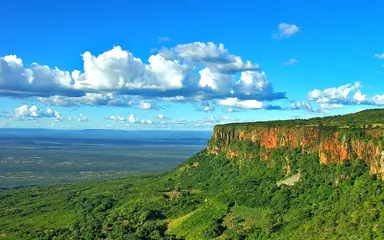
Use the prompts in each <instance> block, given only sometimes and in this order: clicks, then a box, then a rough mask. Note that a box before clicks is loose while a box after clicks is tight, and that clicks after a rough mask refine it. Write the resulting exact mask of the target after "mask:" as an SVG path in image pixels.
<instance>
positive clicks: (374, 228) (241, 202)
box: [0, 110, 384, 239]
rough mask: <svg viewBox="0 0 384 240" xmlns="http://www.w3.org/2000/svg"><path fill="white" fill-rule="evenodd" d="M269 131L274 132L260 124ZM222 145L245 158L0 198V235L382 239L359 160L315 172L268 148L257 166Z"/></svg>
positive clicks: (376, 186)
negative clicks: (158, 173)
mask: <svg viewBox="0 0 384 240" xmlns="http://www.w3.org/2000/svg"><path fill="white" fill-rule="evenodd" d="M383 116H384V111H383V110H370V111H364V112H360V113H357V114H352V115H345V116H338V117H330V118H323V119H321V120H318V119H314V120H302V121H307V122H305V124H314V122H317V121H318V124H320V123H321V124H324V125H333V124H334V125H337V126H344V125H348V123H349V122H350V121H352V122H353V123H354V124H355V125H356V126H357V125H359V126H360V125H361V126H363V125H364V127H365V125H369V124H381V123H382V121H384V118H383ZM369 120H370V121H369ZM297 121H298V120H292V121H285V123H286V125H291V124H295V125H296V124H298V123H297ZM348 121H349V122H348ZM293 122H294V123H293ZM277 123H278V124H279V125H282V126H283V125H284V122H280V121H279V122H270V123H261V124H271V125H274V126H277ZM336 123H337V124H336ZM257 124H260V123H255V125H257ZM251 125H252V124H251ZM244 126H245V125H244ZM291 126H292V125H291ZM247 127H248V126H247ZM231 144H234V146H236V147H237V148H238V149H240V150H241V151H242V152H244V153H247V154H245V155H239V156H236V157H235V158H232V159H228V158H227V157H226V155H225V154H222V153H219V154H217V155H213V154H210V153H209V152H208V151H207V150H203V151H201V152H200V153H198V154H196V155H194V156H192V157H191V158H190V159H188V160H186V161H185V162H184V163H183V164H181V165H180V166H179V167H177V168H176V169H174V170H172V171H170V172H167V173H164V174H160V175H149V176H144V177H130V178H123V179H116V180H108V181H99V182H89V183H75V184H66V185H54V186H41V187H26V188H22V189H10V190H3V191H0V206H1V210H2V211H0V236H1V237H3V238H5V239H384V184H383V181H382V180H380V179H379V178H378V177H377V175H375V174H370V171H369V166H368V165H367V161H366V160H365V159H362V160H353V161H344V162H343V163H342V164H334V163H330V164H327V165H325V164H320V163H319V156H318V155H317V154H316V153H306V152H304V151H302V149H301V148H292V149H286V148H276V149H271V150H270V158H269V159H268V160H267V161H265V160H261V159H260V154H259V152H260V151H262V149H260V146H259V145H257V144H253V143H252V142H249V141H244V142H237V143H236V142H234V143H231ZM250 153H252V154H250ZM245 156H246V157H245ZM250 156H251V157H250Z"/></svg>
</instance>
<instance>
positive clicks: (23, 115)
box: [14, 104, 63, 121]
mask: <svg viewBox="0 0 384 240" xmlns="http://www.w3.org/2000/svg"><path fill="white" fill-rule="evenodd" d="M14 113H15V117H16V119H19V120H25V119H32V120H33V119H36V118H43V117H46V118H52V119H53V120H55V121H61V120H62V119H63V117H62V116H61V114H60V113H59V112H58V111H56V110H52V109H51V108H47V109H46V111H44V110H41V109H40V108H39V107H37V106H36V105H32V106H28V105H27V104H25V105H22V106H20V107H18V108H15V109H14Z"/></svg>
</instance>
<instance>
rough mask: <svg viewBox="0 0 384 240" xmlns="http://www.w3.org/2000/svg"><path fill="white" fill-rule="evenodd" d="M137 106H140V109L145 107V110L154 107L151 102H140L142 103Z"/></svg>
mask: <svg viewBox="0 0 384 240" xmlns="http://www.w3.org/2000/svg"><path fill="white" fill-rule="evenodd" d="M137 108H138V109H143V110H148V109H151V108H152V104H151V103H149V102H140V103H139V104H138V105H137Z"/></svg>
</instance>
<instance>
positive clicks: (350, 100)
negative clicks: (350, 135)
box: [308, 82, 384, 111]
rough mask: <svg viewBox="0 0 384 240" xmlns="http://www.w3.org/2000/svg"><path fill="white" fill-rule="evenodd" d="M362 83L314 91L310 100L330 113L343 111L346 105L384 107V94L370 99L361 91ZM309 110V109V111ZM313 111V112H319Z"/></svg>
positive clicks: (309, 94)
mask: <svg viewBox="0 0 384 240" xmlns="http://www.w3.org/2000/svg"><path fill="white" fill-rule="evenodd" d="M360 88H361V84H360V82H355V83H354V84H345V85H343V86H340V87H334V88H327V89H324V90H319V89H314V90H313V91H311V92H309V93H308V100H310V101H316V103H317V104H318V106H319V108H320V109H318V110H320V111H324V110H325V111H329V110H332V109H341V108H343V107H344V106H345V105H360V104H362V105H371V106H382V105H384V94H383V95H379V94H377V95H374V96H372V97H368V96H367V95H366V94H363V93H362V92H361V90H360ZM308 110H309V109H308ZM318 110H316V109H315V110H313V111H318Z"/></svg>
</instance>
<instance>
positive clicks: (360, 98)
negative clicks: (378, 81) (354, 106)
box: [353, 90, 368, 104]
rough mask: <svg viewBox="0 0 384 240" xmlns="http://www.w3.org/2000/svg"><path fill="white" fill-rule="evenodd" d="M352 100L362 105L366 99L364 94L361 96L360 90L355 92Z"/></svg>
mask: <svg viewBox="0 0 384 240" xmlns="http://www.w3.org/2000/svg"><path fill="white" fill-rule="evenodd" d="M353 99H354V100H355V101H356V102H357V103H358V104H360V103H364V102H366V101H367V100H368V97H367V95H366V94H362V93H361V91H360V90H357V91H356V92H355V95H354V96H353Z"/></svg>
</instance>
